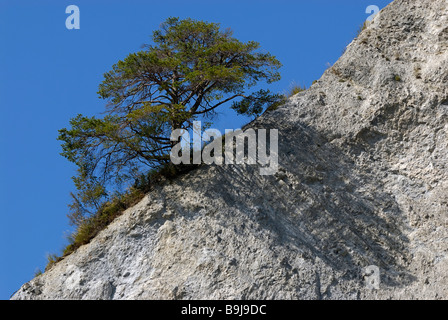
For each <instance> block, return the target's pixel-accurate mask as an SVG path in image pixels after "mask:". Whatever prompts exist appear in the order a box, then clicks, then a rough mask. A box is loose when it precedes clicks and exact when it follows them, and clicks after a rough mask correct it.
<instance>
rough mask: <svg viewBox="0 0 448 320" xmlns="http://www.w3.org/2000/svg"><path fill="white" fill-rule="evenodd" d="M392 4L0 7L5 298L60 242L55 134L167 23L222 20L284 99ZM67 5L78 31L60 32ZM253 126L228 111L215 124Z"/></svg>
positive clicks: (325, 0)
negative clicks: (267, 66) (253, 46)
mask: <svg viewBox="0 0 448 320" xmlns="http://www.w3.org/2000/svg"><path fill="white" fill-rule="evenodd" d="M390 2H391V1H390V0H368V1H365V0H340V1H334V0H313V1H309V0H308V1H301V0H290V1H288V0H276V1H273V0H270V1H267V0H226V1H214V0H213V1H212V0H207V1H205V0H188V1H186V0H164V1H140V0H134V1H114V0H108V1H95V0H90V1H85V0H71V1H63V0H53V1H46V0H40V1H35V0H34V1H25V0H14V1H12V0H11V1H7V0H0V108H1V109H0V110H1V112H0V299H9V297H10V295H11V294H12V293H13V292H14V291H15V290H17V289H18V288H19V287H20V286H21V285H22V284H23V283H25V282H26V281H29V280H30V279H32V278H33V275H34V272H35V270H36V269H37V268H39V269H41V270H44V268H45V265H46V254H47V253H57V254H60V253H61V250H62V249H63V248H64V246H65V245H66V243H67V241H66V240H65V236H64V235H65V234H67V233H68V232H69V231H70V227H69V225H68V219H67V217H66V214H67V204H68V203H69V202H70V198H69V193H70V191H72V190H73V189H74V186H73V183H72V180H71V177H72V176H73V175H74V174H75V167H74V166H73V165H72V164H70V163H69V162H68V161H67V160H66V159H65V158H63V157H62V156H60V155H59V153H60V152H61V148H60V142H59V141H57V140H56V138H57V136H58V130H59V129H61V128H63V127H67V126H68V122H69V120H70V118H72V117H74V116H76V115H77V114H79V113H82V114H84V115H90V116H92V115H98V114H99V113H100V112H102V111H103V110H104V101H102V100H100V99H98V96H97V94H96V92H97V91H98V90H97V89H98V84H99V83H100V82H101V81H102V76H103V74H104V73H105V72H107V71H109V70H110V68H111V66H112V65H113V64H114V63H116V62H117V61H118V60H120V59H123V58H125V57H126V55H127V54H129V53H131V52H135V51H138V50H140V48H141V45H142V44H145V43H149V42H150V38H149V36H150V35H151V33H152V31H153V30H155V29H157V28H158V27H159V25H160V23H161V22H163V21H164V20H165V19H166V18H168V17H170V16H177V17H180V18H186V17H191V18H193V19H197V20H206V21H210V22H219V23H221V25H222V27H224V28H227V27H230V28H231V29H233V31H234V36H235V37H236V38H238V39H240V40H242V41H248V40H255V41H258V42H260V43H261V46H262V48H263V49H265V50H267V51H269V52H270V53H272V54H273V55H275V56H276V57H277V58H278V59H279V60H280V61H281V62H282V63H283V68H282V69H281V74H282V80H281V81H279V82H277V83H275V84H273V85H271V86H269V89H271V90H272V91H276V92H284V91H285V90H287V89H288V88H289V87H290V86H291V84H292V83H297V84H301V85H306V86H307V87H308V86H310V85H311V83H312V81H313V80H316V79H319V78H320V77H321V75H322V73H323V72H324V71H325V69H326V68H327V63H330V64H333V63H334V62H335V61H336V60H337V59H338V58H339V56H340V55H341V54H342V52H343V50H344V48H345V46H346V45H347V44H349V43H350V42H351V40H352V39H353V38H354V37H355V35H356V31H357V30H358V28H359V26H360V25H361V24H362V23H363V21H364V20H365V19H366V18H367V17H368V16H369V14H366V13H365V11H366V8H367V6H369V5H377V6H378V7H379V8H383V7H385V6H386V5H387V4H388V3H390ZM72 4H74V5H77V6H78V7H79V9H80V29H79V30H68V29H67V28H66V26H65V20H66V18H67V17H68V16H69V15H68V14H66V13H65V8H66V7H67V6H68V5H72ZM225 108H226V107H224V109H225ZM221 111H223V109H221ZM248 120H249V119H248V118H244V117H237V116H235V115H234V114H233V113H232V112H230V111H229V112H225V111H223V112H222V114H221V117H220V120H219V121H218V123H217V124H216V125H215V126H214V127H215V128H218V129H220V130H222V131H223V129H224V128H229V129H231V128H238V127H240V126H241V125H243V124H245V123H246V122H248Z"/></svg>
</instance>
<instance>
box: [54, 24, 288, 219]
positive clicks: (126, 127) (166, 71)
mask: <svg viewBox="0 0 448 320" xmlns="http://www.w3.org/2000/svg"><path fill="white" fill-rule="evenodd" d="M280 67H281V64H280V62H279V61H278V60H277V59H276V58H275V57H274V56H272V55H271V54H270V53H267V52H264V51H261V50H260V44H259V43H257V42H255V41H248V42H241V41H239V40H237V39H235V38H234V37H233V34H232V31H231V30H230V29H226V30H222V29H221V28H220V25H219V24H217V23H209V22H204V21H196V20H192V19H185V20H180V19H178V18H169V19H167V20H166V21H165V22H164V23H163V24H162V25H161V27H160V29H159V30H156V31H154V32H153V35H152V44H149V45H145V46H144V47H143V50H142V51H139V52H136V53H131V54H129V55H128V56H127V57H126V58H125V59H124V60H121V61H118V62H117V63H116V64H115V65H113V67H112V70H110V71H109V72H107V73H106V74H104V80H103V82H102V83H101V84H100V85H99V91H98V94H99V97H100V98H101V99H104V100H106V101H107V105H106V113H105V115H104V116H103V117H102V118H97V117H86V116H83V115H78V116H77V117H75V118H73V119H72V120H71V121H70V126H71V127H70V128H69V129H66V128H64V129H61V130H60V131H59V133H60V135H59V138H58V139H59V140H61V141H62V142H63V144H62V148H63V152H62V155H63V156H65V157H66V158H67V159H68V160H69V161H71V162H73V163H75V164H76V165H77V166H78V175H77V176H76V177H74V181H75V184H76V187H77V189H78V193H77V195H74V199H75V201H74V204H72V208H77V210H78V211H79V210H80V208H83V212H88V210H87V208H88V207H90V208H92V207H93V208H95V207H98V206H99V205H100V203H101V202H100V199H101V198H102V197H104V196H107V192H106V186H107V184H109V183H113V184H117V183H118V184H119V183H120V182H122V181H127V180H128V179H131V178H135V177H136V176H137V175H138V174H139V173H140V172H141V170H142V168H148V169H150V168H154V167H156V166H157V165H160V164H163V163H168V162H169V161H170V158H169V152H170V149H171V148H172V146H173V142H172V141H170V135H171V132H172V130H174V129H186V130H189V129H191V127H192V123H193V121H194V120H198V119H205V118H211V117H213V116H214V115H215V114H216V110H217V108H218V107H220V106H223V105H229V106H230V107H231V108H232V109H233V110H235V111H236V112H237V113H238V114H243V115H249V116H257V115H259V114H261V113H262V112H263V110H264V109H265V108H266V107H267V106H269V105H270V104H273V103H275V102H277V101H279V99H281V98H282V96H280V95H277V94H272V93H271V92H270V91H269V90H258V91H253V92H251V90H252V89H251V88H253V87H254V86H256V85H257V84H259V83H260V82H266V83H268V84H269V83H272V82H275V81H278V80H279V79H280V74H279V72H278V70H279V68H280ZM80 216H81V217H78V218H82V214H80ZM74 220H76V219H74Z"/></svg>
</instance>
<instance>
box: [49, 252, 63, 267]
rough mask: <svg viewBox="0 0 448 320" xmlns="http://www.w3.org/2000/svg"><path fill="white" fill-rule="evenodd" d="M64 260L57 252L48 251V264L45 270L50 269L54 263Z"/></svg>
mask: <svg viewBox="0 0 448 320" xmlns="http://www.w3.org/2000/svg"><path fill="white" fill-rule="evenodd" d="M60 260H62V258H60V257H59V256H58V255H57V254H54V253H48V254H47V266H46V267H45V271H47V270H49V269H50V268H51V267H52V266H53V265H54V264H56V263H57V262H59V261H60Z"/></svg>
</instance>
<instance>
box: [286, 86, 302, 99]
mask: <svg viewBox="0 0 448 320" xmlns="http://www.w3.org/2000/svg"><path fill="white" fill-rule="evenodd" d="M305 90H306V87H305V86H303V87H302V86H301V85H298V84H293V85H292V87H291V89H289V92H288V94H287V97H288V98H290V97H292V96H294V95H296V94H298V93H300V92H302V91H305Z"/></svg>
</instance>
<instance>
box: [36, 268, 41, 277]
mask: <svg viewBox="0 0 448 320" xmlns="http://www.w3.org/2000/svg"><path fill="white" fill-rule="evenodd" d="M42 273H43V272H42V270H40V269H39V268H37V269H36V270H35V271H34V278H36V277H38V276H40V275H41V274H42Z"/></svg>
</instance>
